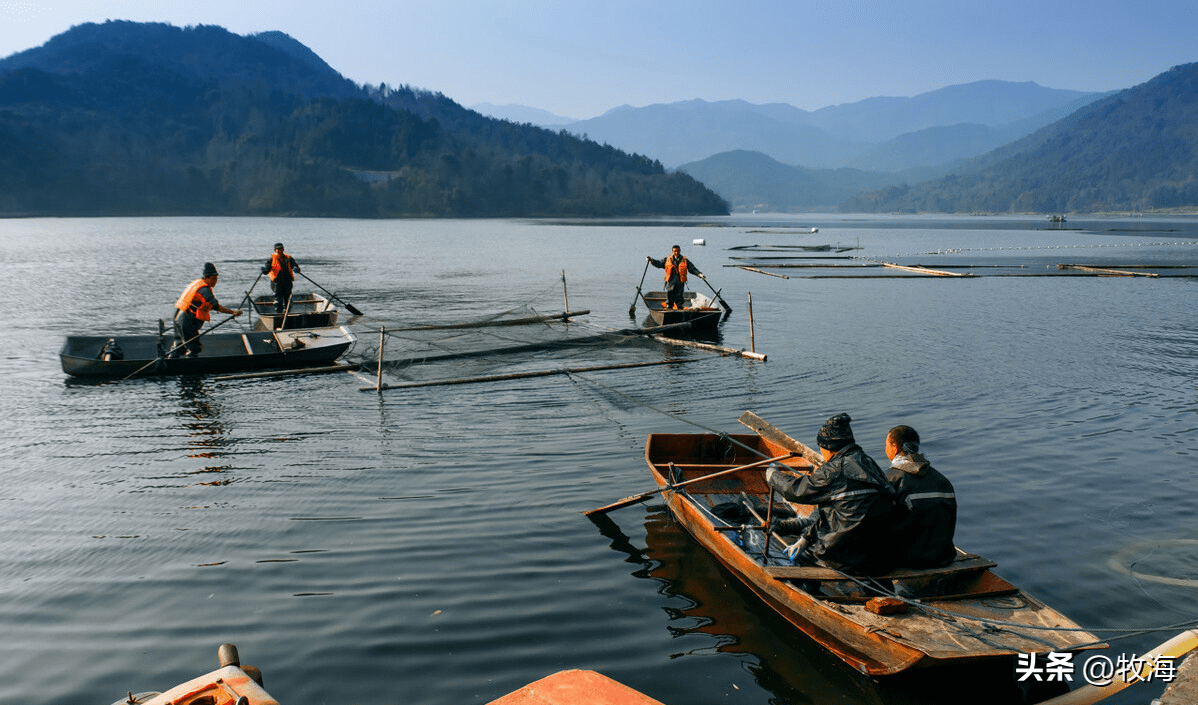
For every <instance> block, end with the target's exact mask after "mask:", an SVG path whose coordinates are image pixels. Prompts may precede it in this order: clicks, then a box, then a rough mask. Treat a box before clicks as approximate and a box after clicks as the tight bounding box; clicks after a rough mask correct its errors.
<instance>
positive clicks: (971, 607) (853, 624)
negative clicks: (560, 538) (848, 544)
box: [645, 433, 1105, 676]
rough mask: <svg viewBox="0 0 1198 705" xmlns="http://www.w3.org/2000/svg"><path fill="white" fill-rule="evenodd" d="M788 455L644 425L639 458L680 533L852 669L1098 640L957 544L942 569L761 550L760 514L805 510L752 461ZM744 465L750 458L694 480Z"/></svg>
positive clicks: (798, 466) (742, 438)
mask: <svg viewBox="0 0 1198 705" xmlns="http://www.w3.org/2000/svg"><path fill="white" fill-rule="evenodd" d="M805 450H807V452H808V456H807V457H810V450H809V449H805ZM797 452H798V451H797V450H796V449H795V448H794V447H787V445H785V444H782V443H776V442H774V440H773V439H769V438H766V437H763V436H761V435H747V434H746V435H719V434H714V433H712V434H702V433H701V434H661V433H655V434H651V435H650V436H649V440H648V443H647V445H646V447H645V459H646V461H647V462H648V464H649V469H650V471H651V473H652V475H653V479H654V481H656V482H657V484H658V486H659V487H660V488H662V496H663V497H664V498H665V501H666V503H667V506H668V507H669V509H670V511H671V513H672V514H673V515H674V517H675V518H676V519H677V520H678V522H679V523H680V524H682V526H683V527H684V528H685V529H686V530H687V532H688V533H690V534H691V535H692V536H693V537H694V538H695V540H696V541H698V542H699V543H700V544H701V545H702V546H703V547H704V548H706V549H707V550H708V551H710V552H711V553H712V554H713V555H714V556H715V557H716V559H717V560H719V562H720V563H722V564H723V565H724V567H725V568H727V569H728V570H729V571H731V572H732V573H733V575H735V576H736V577H737V578H738V579H739V580H740V581H741V582H743V583H744V584H745V585H747V586H748V587H749V589H751V590H752V591H753V592H754V593H756V594H757V595H758V597H760V598H761V599H762V600H763V601H765V603H766V604H767V605H769V606H770V607H771V608H773V609H774V610H776V611H777V612H778V614H780V615H781V616H782V617H783V618H785V619H786V620H787V621H789V622H790V623H791V624H793V625H795V626H796V627H798V628H799V629H800V630H801V631H802V632H803V633H805V634H807V635H808V636H809V637H811V638H812V639H814V640H815V641H816V642H818V643H819V644H821V645H822V646H824V647H825V648H827V649H828V650H830V651H832V652H833V653H835V654H836V655H837V656H838V657H840V658H841V659H842V660H843V661H845V662H846V663H848V664H849V665H851V666H852V667H854V668H856V669H857V670H859V671H861V672H862V673H865V674H868V675H871V676H881V675H892V674H896V673H899V672H901V671H904V670H906V669H909V668H914V667H929V666H936V665H947V664H955V663H965V662H971V661H982V660H988V659H1000V658H1004V659H1012V658H1013V657H1014V656H1016V655H1018V654H1023V653H1032V652H1035V653H1046V652H1050V651H1055V652H1070V651H1077V650H1082V649H1088V648H1101V647H1103V646H1105V645H1102V644H1097V643H1096V642H1098V639H1097V638H1096V637H1095V636H1094V635H1093V634H1090V633H1088V632H1086V631H1085V630H1083V629H1082V628H1081V627H1079V626H1078V625H1077V624H1075V623H1074V622H1072V621H1071V620H1070V619H1068V618H1067V617H1065V616H1064V615H1063V614H1061V613H1060V612H1057V611H1056V610H1054V609H1052V608H1051V607H1049V606H1047V605H1045V604H1044V603H1042V602H1040V601H1038V600H1036V599H1035V598H1034V597H1032V596H1031V595H1028V594H1027V593H1026V592H1024V591H1022V590H1020V589H1019V588H1017V587H1015V586H1014V585H1012V584H1011V583H1008V582H1007V581H1005V580H1003V579H1002V578H1000V577H999V576H997V575H995V574H994V573H993V572H991V570H990V569H991V568H993V567H994V565H995V564H994V563H993V562H992V561H989V560H986V559H985V558H982V557H980V556H975V555H970V554H967V553H964V552H962V551H960V549H958V556H957V559H956V561H955V562H953V563H952V564H951V565H949V566H948V567H945V568H938V569H931V570H905V569H903V570H898V571H895V572H893V573H889V574H887V575H884V576H875V577H873V578H855V577H851V576H848V575H845V574H843V573H841V572H839V571H836V570H832V569H829V568H822V567H815V566H796V565H794V564H793V563H792V562H791V560H790V559H788V558H786V556H785V555H784V553H783V551H784V548H785V545H786V544H785V543H784V541H783V539H782V538H780V537H778V536H773V535H771V536H770V537H769V538H770V543H769V546H768V550H767V548H766V537H767V535H766V532H765V531H764V530H763V528H762V527H763V525H766V524H768V520H767V517H768V518H784V517H786V516H793V515H796V514H798V515H803V516H805V515H807V514H808V513H810V511H811V510H812V507H810V506H806V505H797V504H792V503H789V502H787V501H785V500H784V499H782V497H781V495H779V494H777V493H773V492H771V491H770V490H769V488H768V486H767V485H766V483H765V478H764V472H763V470H764V466H763V465H762V464H761V463H760V461H761V459H762V458H777V457H779V456H785V455H787V454H788V453H791V454H794V453H797ZM780 462H781V463H782V464H784V465H786V466H788V467H789V468H791V469H793V470H795V471H797V472H804V471H809V470H811V469H812V465H811V463H810V462H809V461H808V460H807V459H805V458H804V456H803V455H792V456H791V457H789V458H787V459H785V460H783V461H780ZM750 463H757V466H756V467H754V468H753V469H746V470H743V471H739V472H732V473H728V474H725V475H721V476H719V477H713V478H712V479H710V480H705V479H702V478H704V477H705V476H707V475H712V474H714V473H717V472H720V471H725V470H729V469H732V468H736V467H738V466H742V465H748V464H750ZM691 480H695V481H694V482H690V484H688V485H686V486H685V488H683V487H677V488H676V489H671V488H673V487H675V486H677V485H680V484H681V483H682V482H686V481H691ZM771 515H772V516H771Z"/></svg>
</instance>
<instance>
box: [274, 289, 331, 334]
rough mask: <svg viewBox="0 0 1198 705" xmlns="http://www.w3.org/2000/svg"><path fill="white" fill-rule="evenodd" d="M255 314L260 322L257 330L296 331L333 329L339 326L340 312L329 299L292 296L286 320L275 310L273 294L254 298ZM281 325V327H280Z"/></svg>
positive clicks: (306, 295) (310, 295)
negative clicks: (297, 329)
mask: <svg viewBox="0 0 1198 705" xmlns="http://www.w3.org/2000/svg"><path fill="white" fill-rule="evenodd" d="M254 313H256V314H258V320H257V321H256V322H255V323H254V329H255V330H278V329H282V330H294V329H296V328H331V327H333V326H335V325H337V316H338V315H339V313H340V312H339V311H338V310H337V307H336V306H334V305H333V304H332V302H330V301H329V300H328V299H326V298H325V297H323V296H321V295H320V294H316V293H307V294H292V296H291V303H290V304H289V305H288V307H287V310H286V311H285V312H284V313H285V314H286V319H285V320H284V313H280V312H279V311H278V310H277V309H276V308H275V297H274V295H273V294H266V295H263V296H255V297H254ZM280 324H281V325H280Z"/></svg>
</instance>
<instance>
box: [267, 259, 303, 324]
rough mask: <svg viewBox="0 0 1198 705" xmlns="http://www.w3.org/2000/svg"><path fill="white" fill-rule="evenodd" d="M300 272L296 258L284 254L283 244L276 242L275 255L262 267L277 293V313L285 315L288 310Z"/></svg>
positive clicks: (271, 286)
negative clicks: (292, 290)
mask: <svg viewBox="0 0 1198 705" xmlns="http://www.w3.org/2000/svg"><path fill="white" fill-rule="evenodd" d="M299 270H300V268H299V265H298V264H296V262H295V258H294V257H292V256H291V255H289V254H286V253H284V252H283V243H281V242H276V243H275V251H274V254H272V255H271V256H270V259H268V260H266V264H264V265H262V273H263V274H270V288H271V289H273V290H274V292H275V311H277V312H279V313H283V312H284V311H286V310H287V302H288V301H290V300H291V287H292V285H293V284H295V273H296V272H298V271H299Z"/></svg>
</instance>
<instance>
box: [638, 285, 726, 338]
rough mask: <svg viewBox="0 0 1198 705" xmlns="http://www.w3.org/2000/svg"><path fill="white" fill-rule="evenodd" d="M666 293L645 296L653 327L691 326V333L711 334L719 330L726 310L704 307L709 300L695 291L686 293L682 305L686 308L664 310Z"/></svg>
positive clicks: (651, 292)
mask: <svg viewBox="0 0 1198 705" xmlns="http://www.w3.org/2000/svg"><path fill="white" fill-rule="evenodd" d="M665 302H666V292H664V291H650V292H648V293H646V294H645V306H646V307H647V308H648V309H649V320H650V322H651V323H652V325H653V326H668V325H673V324H675V323H689V324H691V326H690V329H689V331H690V332H691V333H698V334H709V333H714V332H716V331H717V330H719V325H720V320H721V319H722V318H723V315H724V310H723V309H720V308H715V307H713V306H706V305H704V304H705V303H707V299H705V298H703V297H700V296H699V295H698V294H696V293H695V292H693V291H687V292H684V293H683V295H682V303H683V305H684V306H685V308H678V309H674V308H664V307H663V304H664V303H665Z"/></svg>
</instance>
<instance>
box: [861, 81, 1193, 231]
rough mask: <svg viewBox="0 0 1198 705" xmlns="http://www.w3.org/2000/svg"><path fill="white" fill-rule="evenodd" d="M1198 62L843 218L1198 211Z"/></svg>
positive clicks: (872, 200) (868, 201) (893, 190)
mask: <svg viewBox="0 0 1198 705" xmlns="http://www.w3.org/2000/svg"><path fill="white" fill-rule="evenodd" d="M1195 125H1198V63H1195V64H1185V65H1183V66H1176V67H1174V68H1172V69H1170V70H1169V71H1167V72H1165V73H1163V74H1161V75H1159V76H1157V77H1156V78H1154V79H1152V80H1150V81H1148V82H1147V83H1143V84H1141V85H1139V86H1135V87H1134V88H1129V89H1127V90H1125V91H1121V92H1119V93H1116V94H1115V95H1112V96H1110V97H1108V98H1104V99H1102V100H1099V101H1097V102H1094V103H1091V104H1090V105H1087V106H1086V107H1084V108H1082V109H1080V110H1078V111H1077V112H1075V113H1073V114H1072V115H1070V116H1069V117H1067V118H1065V119H1064V120H1061V121H1059V122H1056V123H1053V124H1052V125H1049V126H1048V127H1045V128H1043V129H1041V130H1039V131H1037V132H1035V133H1033V134H1031V135H1029V136H1027V137H1025V138H1023V139H1021V140H1019V141H1017V142H1013V143H1011V144H1009V145H1007V146H1005V147H1002V148H1000V149H997V150H995V151H993V152H990V153H988V154H985V155H982V156H980V157H977V158H976V159H974V160H972V161H970V162H969V163H967V164H966V165H965V166H963V167H962V168H960V169H958V170H957V171H955V172H954V173H952V174H950V175H948V176H946V177H944V178H942V179H939V180H936V181H929V182H926V183H921V184H917V185H915V186H895V187H890V188H887V189H883V190H881V191H876V192H873V193H866V194H861V195H858V196H857V197H855V198H852V199H849V200H848V201H846V202H845V203H843V204H841V206H840V209H841V210H842V211H844V212H894V211H901V212H948V213H952V212H957V213H965V212H990V213H1008V212H1038V213H1071V212H1104V211H1105V212H1109V211H1147V210H1153V209H1169V208H1193V207H1198V130H1196V129H1195V127H1194V126H1195Z"/></svg>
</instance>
